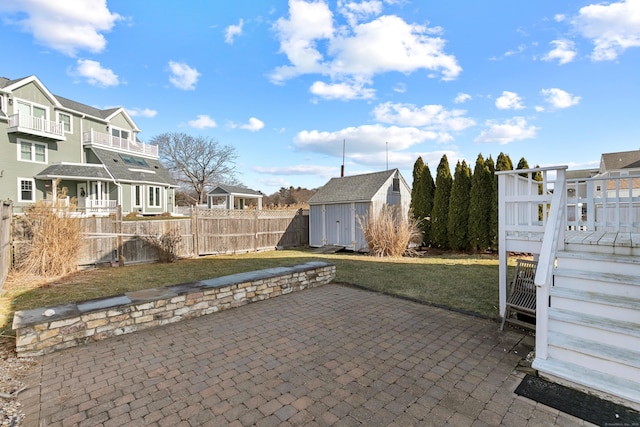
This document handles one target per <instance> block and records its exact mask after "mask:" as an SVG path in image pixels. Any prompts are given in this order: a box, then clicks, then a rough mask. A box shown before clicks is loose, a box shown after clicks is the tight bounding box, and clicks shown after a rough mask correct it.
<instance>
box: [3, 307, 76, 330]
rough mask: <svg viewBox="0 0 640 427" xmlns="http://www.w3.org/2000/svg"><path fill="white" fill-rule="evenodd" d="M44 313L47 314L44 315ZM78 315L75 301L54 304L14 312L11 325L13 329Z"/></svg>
mask: <svg viewBox="0 0 640 427" xmlns="http://www.w3.org/2000/svg"><path fill="white" fill-rule="evenodd" d="M45 313H46V314H47V315H46V316H45ZM49 313H51V314H49ZM79 315H80V311H79V310H78V307H77V305H76V304H75V303H71V304H64V305H56V306H54V307H41V308H34V309H32V310H23V311H18V312H16V314H15V315H14V316H13V325H12V326H11V327H12V328H13V329H20V328H24V327H26V326H31V325H36V324H40V323H47V322H53V321H55V320H62V319H68V318H70V317H74V316H79Z"/></svg>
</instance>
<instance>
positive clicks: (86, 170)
mask: <svg viewBox="0 0 640 427" xmlns="http://www.w3.org/2000/svg"><path fill="white" fill-rule="evenodd" d="M36 178H38V179H55V178H85V179H99V180H106V181H112V178H111V176H110V175H109V173H107V170H106V169H105V168H104V167H103V166H102V165H95V166H89V165H81V164H68V163H67V164H65V163H56V164H53V165H51V166H48V167H47V168H46V169H44V170H43V171H42V172H40V173H39V174H37V175H36Z"/></svg>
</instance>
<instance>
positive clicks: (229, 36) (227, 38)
mask: <svg viewBox="0 0 640 427" xmlns="http://www.w3.org/2000/svg"><path fill="white" fill-rule="evenodd" d="M243 25H244V21H243V20H242V19H241V20H240V22H238V25H229V26H228V27H227V29H226V30H225V32H224V42H225V43H229V44H233V41H234V39H235V37H236V36H239V35H241V34H242V26H243Z"/></svg>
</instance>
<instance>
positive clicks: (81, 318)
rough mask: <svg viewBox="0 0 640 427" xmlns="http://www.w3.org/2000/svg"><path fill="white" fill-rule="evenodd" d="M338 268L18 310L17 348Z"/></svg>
mask: <svg viewBox="0 0 640 427" xmlns="http://www.w3.org/2000/svg"><path fill="white" fill-rule="evenodd" d="M335 273H336V267H335V265H333V264H329V263H326V262H321V261H315V262H307V263H305V264H300V265H297V266H293V267H276V268H269V269H266V270H258V271H252V272H248V273H241V274H234V275H231V276H224V277H218V278H215V279H209V280H202V281H199V282H193V283H185V284H181V285H174V286H167V287H164V288H152V289H144V290H140V291H135V292H128V293H125V294H123V295H116V296H112V297H107V298H100V299H96V300H90V301H83V302H78V303H71V304H65V305H60V306H55V307H43V308H37V309H33V310H26V311H18V312H16V314H15V316H14V318H13V329H14V330H15V331H16V352H17V353H18V355H19V356H22V357H30V356H39V355H42V354H47V353H51V352H54V351H57V350H61V349H65V348H69V347H74V346H77V345H80V344H85V343H88V342H92V341H99V340H103V339H106V338H109V337H113V336H117V335H122V334H129V333H132V332H135V331H140V330H142V329H146V328H151V327H155V326H160V325H166V324H169V323H174V322H179V321H181V320H184V319H190V318H193V317H198V316H203V315H205V314H211V313H215V312H217V311H221V310H225V309H227V308H231V307H238V306H241V305H244V304H248V303H250V302H254V301H260V300H264V299H268V298H272V297H275V296H279V295H284V294H288V293H290V292H293V291H298V290H302V289H305V288H310V287H314V286H318V285H322V284H325V283H329V282H331V281H332V280H333V279H334V277H335Z"/></svg>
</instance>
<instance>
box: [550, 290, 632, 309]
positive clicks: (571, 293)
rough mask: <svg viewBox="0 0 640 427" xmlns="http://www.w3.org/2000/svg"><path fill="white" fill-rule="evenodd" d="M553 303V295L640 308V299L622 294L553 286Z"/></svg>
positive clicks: (615, 305) (594, 302) (551, 291)
mask: <svg viewBox="0 0 640 427" xmlns="http://www.w3.org/2000/svg"><path fill="white" fill-rule="evenodd" d="M549 293H550V295H551V303H552V304H553V297H560V298H566V299H572V300H576V301H585V302H589V303H593V304H604V305H610V306H614V307H620V308H628V309H631V310H640V299H638V298H631V297H626V296H620V295H612V294H603V293H600V292H586V291H581V290H578V289H571V288H563V287H559V286H553V287H552V288H551V290H550V292H549Z"/></svg>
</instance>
